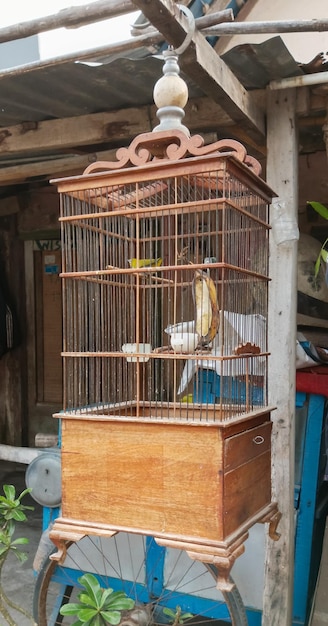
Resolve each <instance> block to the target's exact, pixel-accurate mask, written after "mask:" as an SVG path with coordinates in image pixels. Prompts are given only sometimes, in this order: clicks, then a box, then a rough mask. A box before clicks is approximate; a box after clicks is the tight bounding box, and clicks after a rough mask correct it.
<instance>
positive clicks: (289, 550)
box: [263, 90, 298, 626]
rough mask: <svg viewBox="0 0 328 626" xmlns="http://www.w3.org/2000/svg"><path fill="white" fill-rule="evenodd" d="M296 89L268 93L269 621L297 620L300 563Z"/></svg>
mask: <svg viewBox="0 0 328 626" xmlns="http://www.w3.org/2000/svg"><path fill="white" fill-rule="evenodd" d="M295 107H296V94H295V90H284V91H283V92H280V93H275V94H272V93H269V94H268V163H267V178H268V182H269V184H270V185H271V187H272V188H273V189H274V190H275V191H276V192H277V193H278V194H279V197H278V199H277V200H276V201H275V202H274V204H273V205H272V209H271V220H272V226H273V230H272V237H271V244H270V246H271V247H270V275H271V277H272V282H271V285H270V293H269V319H270V320H274V322H271V325H270V327H269V349H270V352H271V357H270V358H269V403H270V404H272V405H273V406H276V407H277V408H276V410H275V411H273V412H272V421H273V436H272V492H273V499H274V500H275V501H277V502H278V506H279V510H280V511H281V513H282V519H281V522H280V523H279V533H281V537H280V539H279V540H278V541H277V542H274V541H271V540H270V539H268V541H267V554H266V571H265V588H264V606H263V624H270V626H289V625H290V624H291V622H292V618H291V614H292V592H293V563H294V448H295V430H294V429H295V425H294V415H295V347H296V285H297V273H296V267H297V237H298V231H297V211H298V193H297V191H298V140H297V130H296V120H295Z"/></svg>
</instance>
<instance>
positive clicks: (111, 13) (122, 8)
mask: <svg viewBox="0 0 328 626" xmlns="http://www.w3.org/2000/svg"><path fill="white" fill-rule="evenodd" d="M132 11H135V8H134V6H133V3H132V2H131V1H130V0H98V2H93V3H92V4H91V3H90V4H87V5H82V6H76V7H67V8H65V9H61V11H58V13H55V14H53V15H46V16H44V17H38V18H37V19H34V20H29V21H27V22H19V23H18V24H13V25H11V26H6V27H5V28H1V29H0V43H4V42H6V41H13V40H15V39H23V38H25V37H30V36H31V35H37V34H38V33H43V32H45V31H49V30H54V29H57V28H61V27H66V28H74V27H75V28H77V27H80V26H85V25H86V24H91V23H93V22H99V21H101V20H105V19H109V18H111V17H116V16H118V15H125V14H126V13H131V12H132Z"/></svg>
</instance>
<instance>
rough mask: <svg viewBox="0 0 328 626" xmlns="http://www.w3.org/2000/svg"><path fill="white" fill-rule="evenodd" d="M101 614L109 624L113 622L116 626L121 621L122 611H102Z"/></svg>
mask: <svg viewBox="0 0 328 626" xmlns="http://www.w3.org/2000/svg"><path fill="white" fill-rule="evenodd" d="M100 614H101V616H102V617H103V618H104V619H105V620H107V622H109V624H113V626H116V625H117V624H119V623H120V621H121V613H120V611H101V613H100Z"/></svg>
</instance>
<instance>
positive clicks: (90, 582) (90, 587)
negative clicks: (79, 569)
mask: <svg viewBox="0 0 328 626" xmlns="http://www.w3.org/2000/svg"><path fill="white" fill-rule="evenodd" d="M78 580H79V583H80V584H81V585H82V587H84V588H85V589H86V591H87V593H88V595H89V596H90V598H92V599H93V603H92V605H95V606H97V607H99V606H100V605H101V596H102V592H101V588H100V584H99V582H98V580H97V578H96V577H95V576H94V575H93V574H83V576H81V577H80V578H79V579H78ZM82 593H83V592H82Z"/></svg>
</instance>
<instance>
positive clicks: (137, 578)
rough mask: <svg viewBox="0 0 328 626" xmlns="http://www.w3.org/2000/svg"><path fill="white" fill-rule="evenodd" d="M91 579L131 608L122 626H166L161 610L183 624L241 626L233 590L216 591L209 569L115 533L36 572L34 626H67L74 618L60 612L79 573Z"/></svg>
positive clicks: (74, 548)
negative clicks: (122, 595) (186, 616)
mask: <svg viewBox="0 0 328 626" xmlns="http://www.w3.org/2000/svg"><path fill="white" fill-rule="evenodd" d="M85 572H90V573H93V574H95V575H96V576H97V578H98V580H99V582H100V585H101V587H103V588H107V587H111V588H112V589H114V590H122V591H124V592H125V593H126V594H127V595H128V596H129V597H130V598H133V600H134V601H135V603H136V604H135V608H134V609H132V611H129V612H127V613H124V614H123V615H122V621H121V625H122V626H148V625H155V624H158V625H164V624H170V623H172V621H173V620H170V618H168V617H167V615H166V614H165V612H164V611H163V609H164V608H169V609H171V610H173V611H174V612H175V611H181V613H182V614H183V613H190V614H191V615H192V618H190V619H188V622H187V623H188V624H192V625H193V626H194V625H196V624H201V625H202V626H206V624H205V623H206V622H209V623H210V624H213V626H214V625H216V626H219V624H221V621H222V620H225V621H232V624H234V626H247V618H246V614H245V610H244V607H243V603H242V600H241V597H240V595H239V592H238V589H237V588H236V587H233V589H232V591H229V592H224V595H222V594H221V593H220V592H219V591H218V589H217V588H216V578H217V576H216V575H217V572H216V569H215V567H213V566H207V565H205V564H204V563H201V562H199V561H193V560H192V559H190V558H189V556H188V555H187V554H186V552H184V551H183V550H178V549H175V548H163V547H161V546H159V545H158V544H156V542H155V541H154V539H153V538H152V537H148V536H144V535H134V534H130V533H123V532H122V533H118V534H117V535H115V536H113V537H111V538H101V537H95V536H87V537H84V538H83V539H81V540H80V541H78V542H77V543H72V544H71V545H70V546H69V547H68V550H67V556H66V559H65V562H64V564H63V565H59V564H58V563H57V562H56V561H52V560H49V556H48V557H47V558H46V559H45V560H44V563H43V565H42V567H41V569H40V571H39V573H38V576H37V580H36V585H35V594H34V595H35V597H34V619H35V621H36V623H37V624H38V626H59V625H60V626H69V625H70V624H72V623H73V622H74V621H76V618H75V617H67V616H65V618H63V617H62V616H61V615H60V613H59V610H60V607H61V606H62V605H63V604H65V603H66V602H74V601H76V597H77V593H78V592H79V582H78V579H79V577H80V576H81V575H82V573H85Z"/></svg>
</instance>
